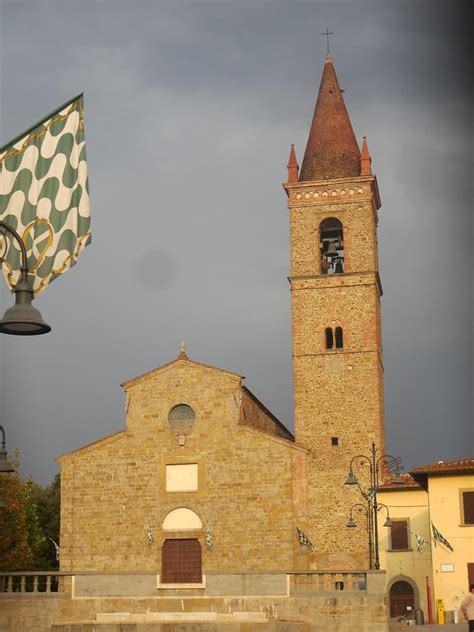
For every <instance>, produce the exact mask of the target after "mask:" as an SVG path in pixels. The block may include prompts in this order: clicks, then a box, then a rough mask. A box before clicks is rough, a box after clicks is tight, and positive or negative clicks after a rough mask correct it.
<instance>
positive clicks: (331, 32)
mask: <svg viewBox="0 0 474 632" xmlns="http://www.w3.org/2000/svg"><path fill="white" fill-rule="evenodd" d="M321 35H325V36H326V39H327V52H328V55H329V54H330V53H329V36H330V35H334V32H333V31H330V30H329V29H328V27H326V32H325V33H321Z"/></svg>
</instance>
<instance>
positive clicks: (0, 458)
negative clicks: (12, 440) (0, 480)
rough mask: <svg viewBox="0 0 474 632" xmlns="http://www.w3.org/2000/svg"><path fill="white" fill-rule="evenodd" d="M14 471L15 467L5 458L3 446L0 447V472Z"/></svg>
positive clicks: (9, 472) (8, 472)
mask: <svg viewBox="0 0 474 632" xmlns="http://www.w3.org/2000/svg"><path fill="white" fill-rule="evenodd" d="M14 471H15V468H14V467H13V466H12V464H11V463H10V461H9V460H8V458H7V451H6V450H5V448H2V449H0V474H11V473H12V472H14Z"/></svg>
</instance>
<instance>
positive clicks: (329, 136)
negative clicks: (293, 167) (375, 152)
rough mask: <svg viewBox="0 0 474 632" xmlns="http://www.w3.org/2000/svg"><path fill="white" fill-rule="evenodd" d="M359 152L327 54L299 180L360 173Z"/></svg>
mask: <svg viewBox="0 0 474 632" xmlns="http://www.w3.org/2000/svg"><path fill="white" fill-rule="evenodd" d="M360 158H361V156H360V151H359V146H358V144H357V140H356V137H355V135H354V132H353V130H352V125H351V121H350V118H349V114H348V113H347V110H346V106H345V103H344V99H343V98H342V92H341V88H340V87H339V82H338V80H337V77H336V72H335V70H334V66H333V63H332V58H331V55H330V54H329V53H328V54H327V55H326V60H325V62H324V70H323V76H322V78H321V85H320V86H319V94H318V100H317V101H316V107H315V109H314V115H313V121H312V123H311V129H310V131H309V137H308V144H307V145H306V151H305V154H304V158H303V164H302V166H301V173H300V182H305V181H308V180H325V179H328V178H349V177H352V176H359V175H360Z"/></svg>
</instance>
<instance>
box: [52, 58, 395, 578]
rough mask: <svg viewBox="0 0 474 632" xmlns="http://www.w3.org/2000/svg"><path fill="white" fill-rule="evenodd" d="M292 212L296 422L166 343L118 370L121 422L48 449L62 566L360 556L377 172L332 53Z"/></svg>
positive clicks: (199, 565)
mask: <svg viewBox="0 0 474 632" xmlns="http://www.w3.org/2000/svg"><path fill="white" fill-rule="evenodd" d="M284 188H285V190H286V193H287V196H288V205H289V219H290V277H289V280H290V288H291V311H292V351H293V354H292V355H293V376H294V405H295V436H293V434H292V433H291V432H290V431H289V430H287V429H286V428H285V427H284V426H283V424H282V423H280V421H278V419H276V417H275V416H274V415H272V413H271V412H270V411H269V410H268V409H267V408H266V407H265V406H264V404H262V402H260V401H259V400H258V399H257V398H256V397H255V396H254V395H253V394H252V392H251V390H249V388H248V387H247V386H246V385H245V384H244V379H243V377H242V376H241V375H237V374H235V373H232V372H229V371H227V370H224V369H221V368H216V367H212V366H208V365H205V364H201V363H200V362H197V361H194V360H193V359H191V358H189V357H188V356H187V354H186V352H185V350H184V349H182V350H181V352H180V353H179V355H178V357H177V358H176V359H175V360H173V361H172V362H169V363H168V364H165V365H163V366H161V367H158V368H156V369H154V370H152V371H149V372H147V373H145V374H143V375H140V376H138V377H136V378H134V379H131V380H129V381H127V382H125V383H124V384H123V387H124V390H125V412H126V422H125V428H124V429H123V430H122V431H120V432H117V433H115V434H113V435H110V436H107V437H105V438H103V439H100V440H99V441H96V442H95V443H93V444H90V445H87V446H84V447H82V448H79V449H78V450H75V451H73V452H70V453H68V454H65V455H63V456H61V457H59V458H58V461H59V463H60V466H61V571H66V572H67V571H73V570H74V571H105V572H116V571H147V572H156V574H157V575H158V576H159V582H160V583H161V584H163V585H172V584H179V585H181V586H182V585H186V584H190V585H191V586H197V585H201V584H202V582H203V577H204V576H205V575H206V573H207V572H223V573H226V572H229V573H231V572H237V571H238V572H241V573H245V572H270V571H278V570H280V571H298V570H302V571H303V570H310V569H334V568H338V569H356V568H358V569H361V568H366V567H367V535H366V532H365V526H364V525H361V527H360V529H359V528H357V529H346V522H347V517H348V511H349V508H350V506H351V504H352V503H353V502H355V501H356V492H354V491H351V490H350V489H348V488H347V487H345V486H344V481H345V479H346V476H347V472H348V467H349V462H350V460H351V458H352V457H353V456H354V455H356V454H360V453H366V452H367V450H368V449H369V447H370V445H371V443H372V441H374V442H375V444H376V446H377V447H378V448H379V449H380V450H381V451H383V449H384V407H383V364H382V343H381V325H380V297H381V295H382V287H381V282H380V278H379V273H378V258H377V211H378V209H379V207H380V199H379V193H378V189H377V181H376V178H375V176H374V175H373V174H372V170H371V158H370V155H369V150H368V146H367V142H366V140H365V139H364V140H363V142H362V147H361V148H359V145H358V142H357V140H356V138H355V135H354V132H353V129H352V125H351V121H350V118H349V115H348V112H347V110H346V106H345V104H344V100H343V96H342V91H341V89H340V87H339V83H338V80H337V77H336V73H335V70H334V66H333V62H332V59H331V56H330V55H329V54H328V56H327V57H326V59H325V64H324V71H323V74H322V79H321V84H320V88H319V94H318V97H317V102H316V107H315V110H314V116H313V119H312V123H311V128H310V131H309V137H308V142H307V146H306V151H305V154H304V158H303V161H302V165H301V170H300V169H299V166H298V164H297V160H296V154H295V151H294V148H293V147H292V148H291V151H290V157H289V162H288V179H287V182H286V183H285V185H284Z"/></svg>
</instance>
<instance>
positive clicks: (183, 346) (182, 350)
mask: <svg viewBox="0 0 474 632" xmlns="http://www.w3.org/2000/svg"><path fill="white" fill-rule="evenodd" d="M179 355H180V356H185V355H187V354H186V344H185V342H184V340H182V341H181V343H180V345H179Z"/></svg>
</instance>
